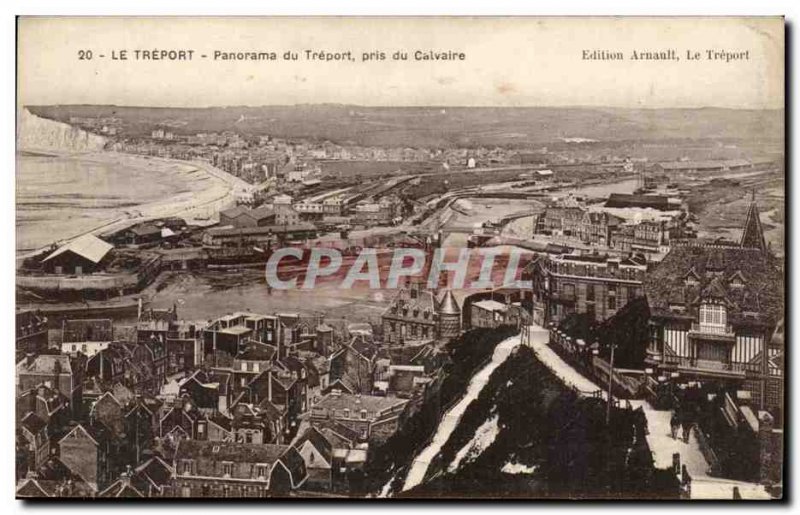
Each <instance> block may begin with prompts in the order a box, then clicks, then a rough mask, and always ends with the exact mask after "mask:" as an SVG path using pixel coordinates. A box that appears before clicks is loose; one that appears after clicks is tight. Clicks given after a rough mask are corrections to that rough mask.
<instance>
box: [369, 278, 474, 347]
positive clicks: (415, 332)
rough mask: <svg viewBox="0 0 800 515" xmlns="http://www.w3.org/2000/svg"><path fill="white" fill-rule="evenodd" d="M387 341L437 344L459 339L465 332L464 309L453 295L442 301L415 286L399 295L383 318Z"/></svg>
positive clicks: (412, 285) (392, 342) (390, 342)
mask: <svg viewBox="0 0 800 515" xmlns="http://www.w3.org/2000/svg"><path fill="white" fill-rule="evenodd" d="M381 320H382V324H383V339H384V341H385V342H386V343H388V344H390V345H391V344H404V343H406V342H409V341H415V340H436V339H439V338H445V339H448V338H452V337H454V336H457V335H458V334H459V332H460V328H461V308H460V306H459V305H458V302H457V301H456V299H455V297H453V294H452V292H450V291H447V292H445V293H444V294H443V296H442V299H441V300H437V298H436V295H434V292H432V291H430V290H427V289H425V288H423V286H422V284H421V283H419V282H414V283H413V284H411V285H410V287H409V288H407V289H401V290H400V291H398V293H397V295H396V296H395V298H394V299H393V300H392V303H391V304H390V305H389V307H388V308H387V309H386V310H385V311H384V312H383V315H382V316H381Z"/></svg>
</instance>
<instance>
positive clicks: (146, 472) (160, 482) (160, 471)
mask: <svg viewBox="0 0 800 515" xmlns="http://www.w3.org/2000/svg"><path fill="white" fill-rule="evenodd" d="M172 472H173V471H172V467H171V466H170V465H169V464H168V463H167V462H166V461H164V460H163V459H161V457H159V456H153V457H152V458H150V459H149V460H147V461H146V462H144V463H143V464H141V465H139V466H138V467H136V470H135V471H134V473H135V476H136V477H137V478H139V479H141V480H143V481H147V482H149V483H150V484H152V485H153V486H154V487H156V488H158V489H159V490H160V489H161V488H163V487H164V485H168V484H170V482H171V480H172Z"/></svg>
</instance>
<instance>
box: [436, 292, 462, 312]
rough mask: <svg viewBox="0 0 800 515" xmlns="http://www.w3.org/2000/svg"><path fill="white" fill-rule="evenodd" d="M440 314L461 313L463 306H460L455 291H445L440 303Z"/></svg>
mask: <svg viewBox="0 0 800 515" xmlns="http://www.w3.org/2000/svg"><path fill="white" fill-rule="evenodd" d="M439 314H440V315H460V314H461V308H460V307H458V301H457V300H456V298H455V296H454V295H453V292H452V291H450V290H447V291H446V292H444V296H443V297H442V302H441V303H440V304H439Z"/></svg>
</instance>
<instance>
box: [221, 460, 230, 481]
mask: <svg viewBox="0 0 800 515" xmlns="http://www.w3.org/2000/svg"><path fill="white" fill-rule="evenodd" d="M232 474H233V463H231V462H227V461H226V462H223V463H222V475H223V476H228V477H230V476H231V475H232Z"/></svg>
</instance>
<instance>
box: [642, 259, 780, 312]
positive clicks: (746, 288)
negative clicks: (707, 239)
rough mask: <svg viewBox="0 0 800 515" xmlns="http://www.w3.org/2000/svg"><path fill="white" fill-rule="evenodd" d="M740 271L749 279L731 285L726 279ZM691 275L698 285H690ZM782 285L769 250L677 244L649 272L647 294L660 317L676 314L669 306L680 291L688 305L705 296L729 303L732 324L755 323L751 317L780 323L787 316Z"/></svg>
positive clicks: (653, 308)
mask: <svg viewBox="0 0 800 515" xmlns="http://www.w3.org/2000/svg"><path fill="white" fill-rule="evenodd" d="M709 265H710V266H709ZM690 271H693V273H692V274H690V273H689V272H690ZM739 271H740V272H741V274H742V275H743V276H744V277H746V278H747V281H746V282H745V283H744V284H743V285H742V286H737V287H733V286H731V284H730V283H729V281H726V280H724V279H723V278H727V277H731V276H733V275H735V273H736V272H739ZM688 275H691V276H694V277H696V278H697V284H691V285H690V284H687V282H686V280H685V278H686V277H687V276H688ZM783 282H784V278H783V274H782V272H781V268H780V264H779V261H778V259H777V258H775V257H774V256H772V255H771V254H770V253H768V252H761V251H760V250H758V249H747V248H742V247H739V246H717V245H710V246H707V245H700V244H697V245H678V246H673V247H672V249H671V250H670V251H669V253H667V255H666V256H665V257H664V259H663V260H661V262H659V263H658V264H657V265H656V266H655V267H654V268H653V269H652V270H651V271H650V272H649V273H648V274H647V276H646V277H645V280H644V290H645V293H646V296H647V301H648V304H649V306H650V310H651V313H652V314H653V315H656V316H659V315H664V316H674V315H672V314H671V313H670V311H669V305H670V303H675V300H676V298H677V296H676V295H675V291H676V290H682V291H683V296H682V297H683V298H684V299H685V300H686V301H694V300H696V299H698V297H701V294H702V293H705V294H707V295H713V296H717V297H720V298H725V299H727V301H728V303H729V308H728V320H729V323H733V324H736V323H746V322H747V323H751V322H752V321H753V320H754V319H753V316H752V315H750V314H751V313H752V314H756V317H757V319H758V320H760V321H761V322H764V323H769V322H771V323H777V322H778V320H780V318H781V317H782V316H783V306H784V299H783V294H784V291H783V287H784V285H783ZM723 296H724V297H723Z"/></svg>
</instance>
